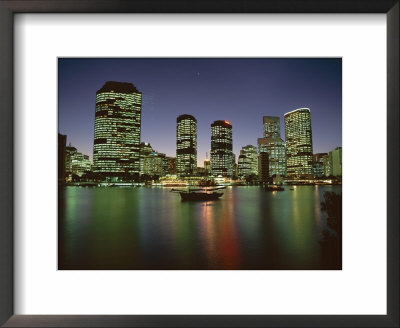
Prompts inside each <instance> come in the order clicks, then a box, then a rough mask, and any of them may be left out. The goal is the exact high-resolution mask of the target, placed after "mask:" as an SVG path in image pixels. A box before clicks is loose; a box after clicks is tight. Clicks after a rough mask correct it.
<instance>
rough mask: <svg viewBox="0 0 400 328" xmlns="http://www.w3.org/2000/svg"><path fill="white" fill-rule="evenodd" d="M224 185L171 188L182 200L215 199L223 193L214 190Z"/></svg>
mask: <svg viewBox="0 0 400 328" xmlns="http://www.w3.org/2000/svg"><path fill="white" fill-rule="evenodd" d="M225 188H226V187H214V188H198V189H190V188H188V189H171V191H172V192H177V193H179V194H180V195H181V198H182V200H183V201H208V200H217V199H218V198H220V197H221V196H222V195H223V193H222V192H217V191H215V190H220V189H225Z"/></svg>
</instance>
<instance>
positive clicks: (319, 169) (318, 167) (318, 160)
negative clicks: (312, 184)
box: [313, 153, 328, 178]
mask: <svg viewBox="0 0 400 328" xmlns="http://www.w3.org/2000/svg"><path fill="white" fill-rule="evenodd" d="M327 157H328V154H327V153H318V154H314V155H313V174H314V178H322V177H324V176H326V175H325V168H324V163H325V161H326V158H327Z"/></svg>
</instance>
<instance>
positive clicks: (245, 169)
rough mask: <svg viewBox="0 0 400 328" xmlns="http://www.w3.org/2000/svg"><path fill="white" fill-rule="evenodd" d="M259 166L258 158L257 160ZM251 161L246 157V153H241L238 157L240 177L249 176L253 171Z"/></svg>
mask: <svg viewBox="0 0 400 328" xmlns="http://www.w3.org/2000/svg"><path fill="white" fill-rule="evenodd" d="M257 166H258V160H257ZM250 172H251V163H250V160H249V159H248V158H247V157H246V155H239V158H238V176H239V177H240V178H244V177H246V176H249V175H250V174H251V173H250Z"/></svg>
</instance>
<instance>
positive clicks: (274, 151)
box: [258, 137, 286, 177]
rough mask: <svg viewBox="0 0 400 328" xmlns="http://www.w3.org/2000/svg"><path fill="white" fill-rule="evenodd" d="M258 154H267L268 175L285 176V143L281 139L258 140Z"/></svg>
mask: <svg viewBox="0 0 400 328" xmlns="http://www.w3.org/2000/svg"><path fill="white" fill-rule="evenodd" d="M258 152H259V153H260V154H261V153H268V163H269V175H270V176H271V177H276V176H281V177H284V176H286V151H285V142H284V141H283V140H282V139H281V138H276V137H268V138H258Z"/></svg>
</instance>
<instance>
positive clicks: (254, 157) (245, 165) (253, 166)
mask: <svg viewBox="0 0 400 328" xmlns="http://www.w3.org/2000/svg"><path fill="white" fill-rule="evenodd" d="M238 175H239V177H246V176H249V175H258V153H257V147H255V146H253V145H247V146H244V147H242V149H241V150H240V155H239V159H238Z"/></svg>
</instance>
